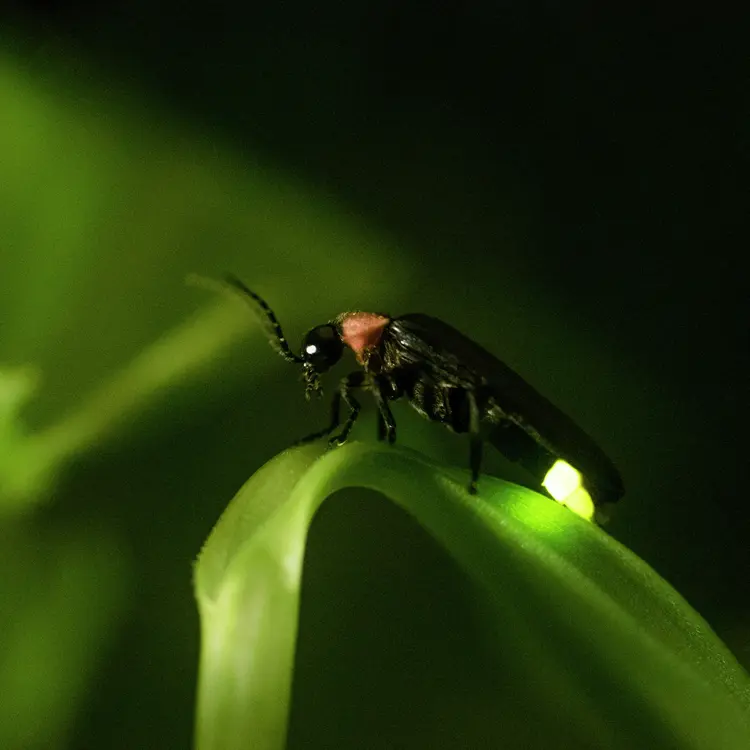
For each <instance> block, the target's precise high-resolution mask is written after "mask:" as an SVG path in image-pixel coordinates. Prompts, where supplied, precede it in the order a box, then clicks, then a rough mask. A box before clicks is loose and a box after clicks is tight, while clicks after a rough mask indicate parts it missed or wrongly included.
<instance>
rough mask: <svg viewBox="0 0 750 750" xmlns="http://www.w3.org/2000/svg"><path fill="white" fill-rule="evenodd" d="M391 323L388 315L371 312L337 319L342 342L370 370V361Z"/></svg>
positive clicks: (351, 313)
mask: <svg viewBox="0 0 750 750" xmlns="http://www.w3.org/2000/svg"><path fill="white" fill-rule="evenodd" d="M390 322H391V319H390V318H389V317H388V316H387V315H380V314H379V313H369V312H348V313H344V314H343V315H340V316H339V317H338V318H336V326H337V328H338V330H339V336H340V337H341V341H342V342H343V343H344V344H345V345H346V346H348V347H349V348H350V349H351V350H352V351H353V352H354V356H355V357H356V358H357V362H359V364H361V365H362V366H363V367H365V368H366V369H369V368H368V364H369V363H370V359H371V357H372V355H373V354H374V352H375V351H376V350H377V349H378V347H379V346H380V342H381V341H382V339H383V332H384V331H385V328H386V326H387V325H388V324H389V323H390Z"/></svg>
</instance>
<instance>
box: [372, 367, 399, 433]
mask: <svg viewBox="0 0 750 750" xmlns="http://www.w3.org/2000/svg"><path fill="white" fill-rule="evenodd" d="M386 388H391V390H393V387H392V386H391V385H390V384H389V383H387V382H385V381H383V379H382V378H376V379H375V382H374V387H373V389H372V390H373V393H374V395H375V403H376V404H377V405H378V440H387V441H388V442H389V443H390V444H391V445H393V443H395V442H396V420H395V419H394V418H393V414H392V412H391V409H390V407H389V406H388V398H387V397H386V396H385V394H384V391H385V389H386Z"/></svg>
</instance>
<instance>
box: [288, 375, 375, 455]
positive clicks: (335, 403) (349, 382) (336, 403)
mask: <svg viewBox="0 0 750 750" xmlns="http://www.w3.org/2000/svg"><path fill="white" fill-rule="evenodd" d="M359 375H362V373H358V372H354V373H352V374H351V375H349V377H347V378H344V379H343V380H342V381H341V384H340V385H339V389H338V390H337V391H336V393H334V394H333V399H332V400H331V422H330V424H329V425H328V427H326V428H325V429H323V430H319V431H318V432H313V433H312V435H307V436H306V437H303V438H302V439H301V440H298V441H297V442H296V443H294V445H305V444H306V443H312V442H314V441H315V440H318V439H320V438H322V437H325V436H326V435H330V434H331V433H332V432H333V431H334V430H335V429H336V428H337V427H338V426H339V425H340V424H341V415H340V411H341V398H342V396H343V393H344V390H345V389H346V388H357V387H359V386H361V385H362V383H361V382H357V380H358V378H357V377H356V376H359ZM359 380H363V378H361V377H360V378H359ZM348 403H349V402H348V401H347V404H348ZM350 429H351V428H350Z"/></svg>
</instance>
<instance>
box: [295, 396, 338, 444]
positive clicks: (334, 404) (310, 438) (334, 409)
mask: <svg viewBox="0 0 750 750" xmlns="http://www.w3.org/2000/svg"><path fill="white" fill-rule="evenodd" d="M340 410H341V393H340V392H339V391H336V393H334V394H333V399H332V400H331V422H330V424H329V425H328V427H326V428H325V429H323V430H318V432H313V433H312V435H307V436H305V437H303V438H302V439H300V440H297V442H296V443H293V444H292V445H293V446H297V445H306V444H307V443H312V442H314V441H315V440H318V439H320V438H322V437H325V436H326V435H330V434H331V433H332V432H333V431H334V430H335V429H336V428H337V427H338V426H339V425H340V424H341V417H340V414H339V412H340Z"/></svg>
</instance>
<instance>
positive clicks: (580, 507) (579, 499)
mask: <svg viewBox="0 0 750 750" xmlns="http://www.w3.org/2000/svg"><path fill="white" fill-rule="evenodd" d="M560 502H561V503H562V504H563V505H565V506H566V507H567V508H570V510H572V511H573V512H574V513H577V514H578V515H579V516H581V517H582V518H585V519H586V520H587V521H590V520H591V519H592V518H593V517H594V501H593V500H592V499H591V495H589V493H588V492H586V490H585V489H583V487H579V488H578V489H577V490H574V491H573V492H571V493H570V494H569V495H568V496H567V497H566V498H564V499H563V500H561V501H560Z"/></svg>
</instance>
